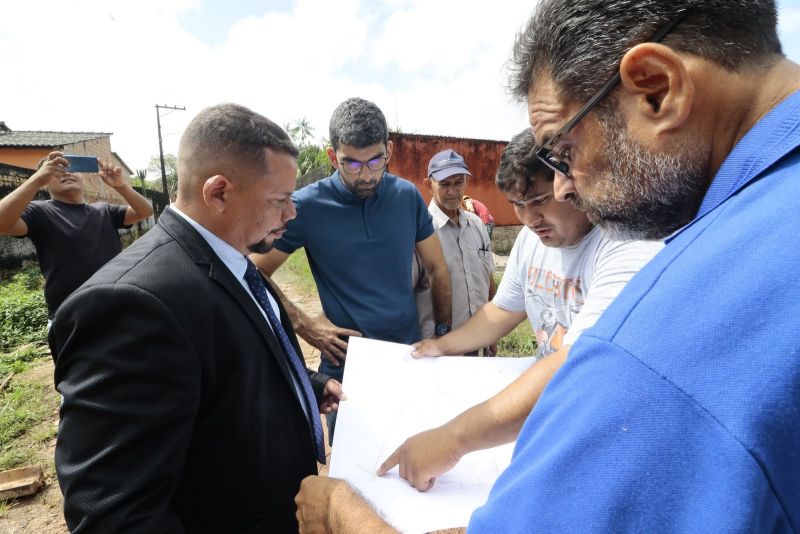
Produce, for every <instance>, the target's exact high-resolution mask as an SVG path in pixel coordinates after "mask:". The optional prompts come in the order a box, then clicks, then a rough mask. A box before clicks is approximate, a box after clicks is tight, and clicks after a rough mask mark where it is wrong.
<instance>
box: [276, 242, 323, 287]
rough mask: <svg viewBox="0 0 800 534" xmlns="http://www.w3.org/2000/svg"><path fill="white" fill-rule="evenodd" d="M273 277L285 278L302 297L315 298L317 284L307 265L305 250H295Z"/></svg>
mask: <svg viewBox="0 0 800 534" xmlns="http://www.w3.org/2000/svg"><path fill="white" fill-rule="evenodd" d="M275 277H285V278H286V279H287V280H288V281H289V282H291V283H292V284H294V286H295V288H296V289H297V290H298V291H299V292H300V293H301V294H302V295H304V296H314V297H316V296H317V284H316V283H315V282H314V277H313V276H312V274H311V267H309V265H308V257H307V256H306V249H304V248H299V249H297V250H295V251H294V252H293V253H292V255H291V256H289V258H288V259H287V260H286V262H285V263H284V264H283V265H281V266H280V267H279V268H278V269H277V270H276V271H275V275H274V276H273V278H275Z"/></svg>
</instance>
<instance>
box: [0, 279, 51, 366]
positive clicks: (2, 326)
mask: <svg viewBox="0 0 800 534" xmlns="http://www.w3.org/2000/svg"><path fill="white" fill-rule="evenodd" d="M43 285H44V279H43V278H42V276H41V274H39V271H38V270H37V269H28V270H25V271H20V272H18V273H17V274H15V275H14V276H12V277H11V279H10V281H8V282H7V283H4V284H3V285H1V286H0V352H9V351H11V350H13V349H15V348H16V347H18V346H20V345H24V344H26V343H37V344H40V343H44V342H45V339H46V337H47V304H46V303H45V300H44V292H43V291H42V287H43Z"/></svg>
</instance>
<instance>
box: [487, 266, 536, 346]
mask: <svg viewBox="0 0 800 534" xmlns="http://www.w3.org/2000/svg"><path fill="white" fill-rule="evenodd" d="M502 279H503V273H500V272H497V271H495V273H494V281H495V284H497V285H498V286H499V285H500V280H502ZM535 354H536V335H535V334H534V333H533V329H532V328H531V323H530V321H528V320H527V319H525V320H524V321H522V322H521V323H520V324H519V325H518V326H517V327H516V328H515V329H514V330H512V331H511V332H509V333H508V335H506V336H505V337H503V338H502V339H501V340H500V341H498V342H497V355H498V356H510V357H512V358H519V357H522V356H534V355H535Z"/></svg>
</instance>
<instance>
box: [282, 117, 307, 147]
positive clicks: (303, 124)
mask: <svg viewBox="0 0 800 534" xmlns="http://www.w3.org/2000/svg"><path fill="white" fill-rule="evenodd" d="M283 129H284V130H286V133H288V134H289V137H291V138H292V141H293V142H294V144H296V145H297V146H298V147H299V148H302V147H304V146H306V145H307V144H309V142H310V141H311V140H312V139H313V138H314V127H313V126H311V122H310V121H309V120H308V119H307V118H305V117H303V118H302V119H298V120H296V121H294V124H290V123H286V124H285V125H284V126H283Z"/></svg>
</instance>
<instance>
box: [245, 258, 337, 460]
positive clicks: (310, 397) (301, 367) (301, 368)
mask: <svg viewBox="0 0 800 534" xmlns="http://www.w3.org/2000/svg"><path fill="white" fill-rule="evenodd" d="M244 280H245V282H247V285H248V286H249V287H250V291H252V292H253V296H254V297H255V298H256V301H257V302H258V303H259V304H260V305H261V308H262V309H263V310H264V312H265V313H266V314H267V319H269V324H270V325H272V330H273V331H274V332H275V336H276V337H277V338H278V341H279V342H280V344H281V348H283V352H284V354H286V359H287V360H289V364H290V365H291V367H292V370H294V374H295V377H296V378H297V380H298V381H299V382H300V384H301V386H302V390H303V393H305V396H306V401H307V406H308V417H309V418H310V419H311V426H312V427H313V428H314V445H315V448H316V449H317V461H318V462H319V463H321V464H324V463H325V444H324V442H323V439H322V423H321V422H320V420H319V415H317V412H318V411H319V408H318V406H317V399H316V397H315V396H314V390H313V389H311V381H310V380H309V379H308V373H307V372H306V368H305V364H304V363H303V361H302V360H301V359H300V357H299V356H298V355H297V351H296V350H294V346H293V345H292V343H291V341H289V336H288V335H286V330H284V329H283V325H282V324H281V322H280V321H279V320H278V317H277V316H276V315H275V311H274V310H273V309H272V306H271V305H270V303H269V297H267V288H266V287H265V286H264V279H263V278H261V274H260V273H259V272H258V269H257V268H256V266H255V265H253V262H251V261H250V260H247V271H245V273H244Z"/></svg>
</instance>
